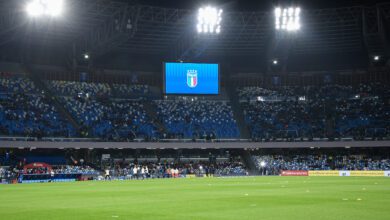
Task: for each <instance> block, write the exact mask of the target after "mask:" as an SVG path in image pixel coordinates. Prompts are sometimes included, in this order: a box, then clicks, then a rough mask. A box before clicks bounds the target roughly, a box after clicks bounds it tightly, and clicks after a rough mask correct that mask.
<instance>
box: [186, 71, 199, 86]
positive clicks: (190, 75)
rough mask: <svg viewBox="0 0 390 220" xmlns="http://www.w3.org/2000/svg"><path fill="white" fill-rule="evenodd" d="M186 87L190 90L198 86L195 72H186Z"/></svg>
mask: <svg viewBox="0 0 390 220" xmlns="http://www.w3.org/2000/svg"><path fill="white" fill-rule="evenodd" d="M187 85H188V87H190V88H195V87H196V86H197V85H198V71H197V70H187Z"/></svg>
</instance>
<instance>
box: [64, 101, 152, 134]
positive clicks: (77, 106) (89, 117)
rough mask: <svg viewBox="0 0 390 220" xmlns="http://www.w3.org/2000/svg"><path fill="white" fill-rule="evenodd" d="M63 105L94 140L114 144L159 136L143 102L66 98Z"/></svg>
mask: <svg viewBox="0 0 390 220" xmlns="http://www.w3.org/2000/svg"><path fill="white" fill-rule="evenodd" d="M62 101H63V103H64V105H65V107H66V108H67V109H68V111H69V112H70V113H71V114H72V115H73V116H74V117H75V118H76V119H77V120H78V121H80V122H81V124H82V125H83V126H84V127H85V128H86V130H91V131H92V134H91V135H92V136H95V137H101V138H104V139H110V140H113V139H134V138H136V137H152V136H154V135H156V128H155V126H154V125H153V123H152V121H151V120H150V119H149V117H148V116H147V114H146V111H145V109H144V106H143V104H142V102H140V101H134V100H124V99H95V98H85V97H62Z"/></svg>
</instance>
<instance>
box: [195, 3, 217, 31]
mask: <svg viewBox="0 0 390 220" xmlns="http://www.w3.org/2000/svg"><path fill="white" fill-rule="evenodd" d="M222 13H223V10H222V9H217V8H214V7H210V6H207V7H203V8H199V11H198V24H197V25H196V29H197V31H198V33H210V34H215V33H216V34H219V33H221V21H222Z"/></svg>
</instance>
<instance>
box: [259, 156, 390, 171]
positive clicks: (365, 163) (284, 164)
mask: <svg viewBox="0 0 390 220" xmlns="http://www.w3.org/2000/svg"><path fill="white" fill-rule="evenodd" d="M253 160H254V162H255V164H256V167H257V169H258V170H259V171H261V173H262V174H264V175H279V174H280V172H281V171H282V170H389V169H390V159H389V158H386V157H383V156H382V157H378V156H376V157H372V156H367V155H326V154H320V155H312V154H306V155H261V156H253Z"/></svg>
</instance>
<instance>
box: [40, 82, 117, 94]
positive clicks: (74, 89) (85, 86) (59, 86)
mask: <svg viewBox="0 0 390 220" xmlns="http://www.w3.org/2000/svg"><path fill="white" fill-rule="evenodd" d="M46 85H47V87H48V88H49V89H50V90H52V91H53V92H54V93H56V94H59V95H66V96H77V95H85V96H91V97H99V96H110V95H111V87H110V86H109V85H108V84H106V83H87V82H75V81H55V80H52V81H46Z"/></svg>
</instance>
